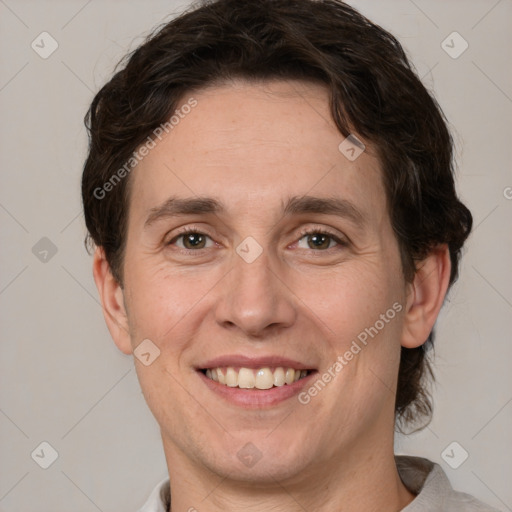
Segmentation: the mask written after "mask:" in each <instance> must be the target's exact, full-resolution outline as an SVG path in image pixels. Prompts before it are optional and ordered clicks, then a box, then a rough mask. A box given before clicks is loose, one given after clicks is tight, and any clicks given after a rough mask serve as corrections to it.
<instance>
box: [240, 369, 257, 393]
mask: <svg viewBox="0 0 512 512" xmlns="http://www.w3.org/2000/svg"><path fill="white" fill-rule="evenodd" d="M254 381H255V378H254V372H253V371H252V370H249V368H240V371H239V372H238V387H239V388H244V389H250V388H253V387H254Z"/></svg>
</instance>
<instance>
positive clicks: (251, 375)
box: [205, 366, 308, 389]
mask: <svg viewBox="0 0 512 512" xmlns="http://www.w3.org/2000/svg"><path fill="white" fill-rule="evenodd" d="M205 373H206V376H207V377H208V378H209V379H212V380H213V381H215V382H219V383H220V384H224V385H226V386H229V387H231V388H235V387H239V388H241V389H254V388H256V389H270V388H271V387H273V386H276V387H281V386H284V385H285V384H287V385H290V384H293V383H294V382H296V381H298V380H299V379H302V378H304V377H306V376H307V375H308V371H307V370H294V369H293V368H283V367H282V366H279V367H277V368H275V369H274V371H272V370H271V369H270V368H268V367H264V368H258V369H252V368H240V369H239V370H238V372H237V371H236V370H235V369H234V368H233V367H232V366H229V367H227V368H208V369H207V370H206V372H205Z"/></svg>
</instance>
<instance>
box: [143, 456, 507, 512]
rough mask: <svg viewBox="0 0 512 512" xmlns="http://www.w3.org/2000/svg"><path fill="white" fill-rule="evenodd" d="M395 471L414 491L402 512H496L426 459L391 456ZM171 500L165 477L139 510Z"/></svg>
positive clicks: (153, 511)
mask: <svg viewBox="0 0 512 512" xmlns="http://www.w3.org/2000/svg"><path fill="white" fill-rule="evenodd" d="M395 462H396V467H397V470H398V474H399V475H400V478H401V480H402V482H403V483H404V485H405V486H406V487H407V489H409V491H411V492H412V493H413V494H416V497H415V498H414V500H413V501H411V503H409V505H407V506H406V507H405V508H403V509H402V512H500V511H499V510H498V509H495V508H493V507H490V506H488V505H486V504H485V503H482V502H481V501H478V500H477V499H476V498H473V496H470V495H469V494H466V493H463V492H458V491H455V490H454V489H453V488H452V486H451V484H450V482H449V480H448V477H447V476H446V473H445V472H444V470H443V468H442V467H441V466H440V465H439V464H436V463H435V462H432V461H430V460H428V459H424V458H422V457H411V456H407V455H395ZM170 502H171V497H170V487H169V479H168V478H167V479H165V480H163V481H161V482H160V483H159V484H158V485H157V486H156V487H155V488H154V489H153V492H152V493H151V495H150V496H149V498H148V500H147V501H146V503H145V504H144V506H143V507H142V508H141V509H140V510H139V512H167V511H168V510H169V505H170Z"/></svg>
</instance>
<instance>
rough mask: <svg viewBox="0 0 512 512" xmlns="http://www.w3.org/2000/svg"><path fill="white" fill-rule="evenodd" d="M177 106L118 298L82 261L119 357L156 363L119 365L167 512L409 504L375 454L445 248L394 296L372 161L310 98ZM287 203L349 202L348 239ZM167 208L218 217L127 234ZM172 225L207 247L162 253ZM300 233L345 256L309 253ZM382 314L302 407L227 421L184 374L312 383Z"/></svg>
mask: <svg viewBox="0 0 512 512" xmlns="http://www.w3.org/2000/svg"><path fill="white" fill-rule="evenodd" d="M190 96H193V97H194V98H195V99H196V100H197V106H196V107H195V108H194V109H193V110H192V111H191V113H190V114H188V115H187V116H185V117H184V118H183V119H182V120H180V122H179V124H178V125H177V126H175V128H174V129H173V130H172V131H171V132H170V133H169V134H168V135H167V136H165V137H164V138H163V139H162V141H161V142H159V143H158V144H157V146H156V147H155V148H154V149H152V150H151V151H150V153H149V154H148V155H147V156H146V157H145V158H144V159H143V160H142V161H141V162H140V163H139V164H138V166H137V168H136V169H135V170H134V171H133V172H132V175H131V176H130V179H131V180H133V183H132V195H131V199H130V205H129V222H128V233H127V243H126V251H125V259H124V267H123V275H124V279H123V287H121V286H120V285H119V283H117V282H116V281H115V279H114V278H113V277H112V274H111V273H110V269H109V265H108V262H107V261H106V260H105V257H104V253H103V251H102V249H101V247H100V248H98V249H97V251H96V253H95V257H94V264H93V270H94V278H95V281H96V284H97V287H98V290H99V293H100V296H101V299H102V304H103V309H104V314H105V318H106V322H107V325H108V327H109V330H110V332H111V335H112V337H113V339H114V341H115V343H116V345H117V346H118V348H119V349H120V350H121V351H123V352H124V353H126V354H131V353H132V352H133V350H134V349H135V348H136V347H137V346H138V345H139V344H140V343H141V341H142V340H144V339H150V340H151V341H152V342H153V343H154V344H155V345H156V346H158V348H159V350H160V356H159V357H158V358H157V359H156V360H155V361H154V362H153V363H152V364H151V365H149V366H144V365H143V364H142V363H141V362H140V361H139V360H138V359H136V358H135V359H134V361H135V365H136V370H137V374H138V378H139V381H140V385H141V388H142V391H143V393H144V396H145V398H146V401H147V403H148V406H149V407H150V409H151V411H152V413H153V414H154V416H155V418H156V420H157V421H158V423H159V425H160V428H161V434H162V441H163V446H164V451H165V456H166V460H167V465H168V470H169V476H170V482H171V496H172V512H181V511H187V510H190V509H191V507H194V508H195V509H197V510H198V511H202V510H208V511H211V512H215V511H221V510H222V511H240V510H247V511H256V510H258V511H261V510H273V511H276V512H277V511H287V512H294V511H303V510H315V511H318V512H324V511H333V510H343V511H345V512H350V511H358V512H369V511H377V510H379V511H396V510H401V509H402V508H403V507H405V506H406V505H407V504H408V503H410V502H411V501H412V500H413V498H414V495H413V494H412V493H411V492H409V491H408V490H407V489H406V488H405V486H404V485H403V484H402V482H401V480H400V477H399V475H398V472H397V469H396V466H395V462H394V454H393V431H394V400H395V391H396V383H397V375H398V365H399V358H400V348H401V346H405V347H409V348H412V347H416V346H419V345H421V344H422V343H423V342H424V341H425V339H426V338H427V336H428V334H429V333H430V331H431V329H432V327H433V325H434V322H435V319H436V317H437V315H438V313H439V310H440V308H441V305H442V302H443V299H444V296H445V294H446V291H447V288H448V280H449V271H450V261H449V254H448V250H447V248H446V246H439V247H436V248H435V249H433V250H432V252H431V254H430V255H429V256H428V257H427V258H426V259H425V260H424V261H423V262H421V263H420V264H419V265H418V271H417V273H416V277H415V279H414V281H413V282H412V283H407V282H405V280H404V277H403V274H402V267H401V261H400V255H399V248H398V244H397V241H396V238H395V236H394V234H393V231H392V227H391V224H390V219H389V215H388V212H387V205H386V196H385V192H384V188H383V185H382V171H381V168H380V164H379V161H378V159H377V158H376V157H375V152H374V151H372V147H371V144H370V143H369V142H367V141H364V142H365V144H366V150H365V151H364V152H363V153H362V154H361V155H360V156H359V157H358V158H357V159H356V160H355V161H353V162H351V161H349V160H348V159H347V158H345V156H343V155H342V154H341V153H340V151H339V150H338V145H339V144H340V142H341V141H342V140H343V139H344V137H343V136H342V135H341V134H340V133H339V132H338V130H337V129H336V127H335V125H334V123H333V122H332V120H331V118H330V114H329V109H328V96H327V91H326V90H325V89H324V88H323V87H322V86H321V85H318V84H311V83H307V82H299V81H272V82H265V83H264V84H262V83H248V82H244V81H236V82H230V83H225V84H222V85H216V86H215V87H210V88H207V89H203V90H200V91H195V92H194V94H192V93H191V94H190ZM190 96H187V97H185V98H183V102H182V103H185V102H186V100H187V99H188V97H190ZM359 138H360V139H361V137H359ZM134 192H135V193H134ZM305 194H308V195H315V196H319V197H337V198H342V199H346V200H349V201H350V202H351V203H352V204H353V205H355V207H356V208H357V209H358V210H359V211H360V212H361V213H362V215H363V217H364V219H365V223H364V225H363V226H357V225H355V224H354V223H353V222H352V221H351V220H350V219H348V218H346V217H345V218H341V217H337V216H334V215H327V214H317V213H314V214H308V213H306V214H304V213H303V214H300V215H290V216H283V214H282V210H281V208H282V203H283V202H285V201H286V200H287V199H288V198H289V197H290V196H299V197H300V196H303V195H305ZM171 196H176V197H183V198H184V197H194V196H212V197H215V198H217V199H218V200H219V201H222V202H223V203H224V204H225V206H226V211H225V212H224V213H218V214H212V213H208V214H195V215H185V216H179V217H167V218H164V219H161V220H159V221H156V222H154V223H152V224H151V225H150V226H149V228H145V227H144V223H145V220H146V219H147V217H148V215H149V213H150V212H151V209H153V208H155V207H158V206H159V205H161V204H162V203H164V202H165V201H166V200H167V199H168V198H169V197H171ZM185 226H193V227H194V229H196V232H198V233H202V234H205V235H207V238H206V241H205V242H204V245H201V247H203V249H201V250H200V251H198V249H194V247H193V246H191V245H190V244H188V245H184V242H185V240H184V237H181V238H178V239H176V237H177V236H178V228H181V227H185ZM304 228H306V229H308V230H309V229H311V231H312V232H313V234H311V235H309V236H308V235H301V229H304ZM315 228H316V229H324V230H328V231H330V232H331V233H332V234H333V236H334V237H337V238H339V239H340V240H345V241H346V242H347V243H346V244H344V245H338V243H337V242H336V241H335V240H333V239H330V238H328V239H327V241H326V242H325V244H324V245H322V244H320V245H322V246H321V247H320V248H318V247H317V245H315V244H314V243H313V242H312V237H313V236H314V233H315V231H314V230H315ZM248 236H251V237H253V238H254V239H255V240H256V241H257V242H258V243H259V245H260V246H261V248H262V249H263V252H262V254H261V255H260V256H259V257H258V258H257V259H256V260H255V261H253V262H252V263H247V262H246V261H244V260H243V259H242V258H241V257H240V256H239V255H238V254H237V253H236V248H237V246H238V245H239V244H240V243H241V242H242V241H243V240H244V239H245V238H246V237H248ZM329 241H330V242H329ZM168 242H172V244H171V245H168V244H167V243H168ZM326 246H327V247H326ZM185 248H186V249H188V252H186V249H185ZM180 249H181V251H182V252H180ZM194 251H196V252H194ZM394 303H398V304H400V305H401V306H402V310H401V311H400V312H399V313H398V314H397V315H396V316H395V317H394V318H393V319H392V320H390V321H389V322H388V323H386V325H385V327H384V328H383V329H381V330H380V331H379V333H378V335H377V336H375V337H374V338H373V339H371V341H370V342H369V343H368V345H367V346H366V347H364V349H363V350H361V351H360V352H359V353H358V354H357V355H355V356H354V358H353V359H352V360H351V361H350V362H348V364H347V365H346V366H344V368H343V370H342V371H341V372H339V374H337V376H336V377H335V378H334V379H333V380H332V381H331V382H330V383H329V384H328V385H326V386H325V388H324V389H323V390H322V391H321V392H319V393H318V395H317V396H315V397H314V398H312V399H311V401H310V402H309V403H308V404H305V405H304V404H301V403H300V402H299V401H298V400H297V397H296V396H295V397H292V398H290V399H287V400H285V401H283V402H281V403H278V404H276V405H275V406H271V407H261V408H252V409H244V408H241V407H240V406H238V405H234V404H232V403H230V402H228V401H226V400H225V399H223V398H222V397H220V396H219V395H217V394H216V393H213V392H212V391H210V389H209V388H208V387H207V386H206V385H205V384H204V382H203V381H202V379H201V378H199V377H198V374H197V372H196V371H195V366H196V365H197V364H199V363H200V362H204V361H206V360H207V359H211V358H213V357H216V356H219V355H225V354H244V355H249V356H261V355H269V354H272V355H279V356H283V357H289V358H292V359H295V360H298V361H301V362H304V363H307V364H309V365H310V366H311V367H312V368H316V369H317V370H318V371H319V375H321V374H322V373H324V372H325V371H327V369H328V368H329V367H332V365H333V364H334V362H335V361H336V359H337V357H338V356H339V355H342V354H344V353H345V352H346V351H347V350H348V349H349V348H350V344H351V342H352V341H353V340H354V339H356V338H357V335H358V334H359V333H361V332H362V331H364V329H365V328H367V327H370V326H373V325H374V324H375V322H376V321H377V320H378V319H379V318H380V315H381V314H384V313H385V312H386V311H387V310H388V309H389V308H391V307H392V305H393V304H394ZM249 442H250V443H252V444H253V445H254V446H255V447H256V448H257V449H258V451H259V452H260V454H261V458H260V460H259V461H258V462H257V463H256V464H254V465H253V466H252V467H247V466H245V465H244V464H243V463H242V462H241V461H240V460H239V458H238V457H237V452H238V451H239V450H240V449H241V448H242V447H243V446H244V445H246V444H247V443H249ZM192 510H193V509H192Z"/></svg>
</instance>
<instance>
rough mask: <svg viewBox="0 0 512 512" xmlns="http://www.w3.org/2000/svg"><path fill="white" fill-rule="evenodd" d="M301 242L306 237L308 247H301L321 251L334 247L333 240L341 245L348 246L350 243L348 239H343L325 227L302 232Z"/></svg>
mask: <svg viewBox="0 0 512 512" xmlns="http://www.w3.org/2000/svg"><path fill="white" fill-rule="evenodd" d="M300 235H301V237H300V239H299V242H298V243H299V244H300V242H301V241H302V240H303V239H306V244H307V247H300V245H299V248H301V249H316V250H320V251H326V250H328V249H332V247H333V246H332V245H331V242H333V241H334V242H336V244H337V245H339V246H341V247H346V246H347V245H348V244H347V242H346V241H344V240H341V239H340V238H339V237H337V236H336V235H335V234H334V233H330V232H329V231H326V230H323V229H309V230H306V231H302V232H301V234H300Z"/></svg>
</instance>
